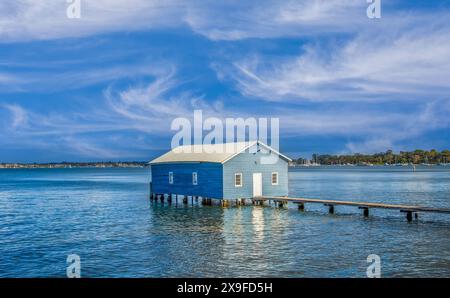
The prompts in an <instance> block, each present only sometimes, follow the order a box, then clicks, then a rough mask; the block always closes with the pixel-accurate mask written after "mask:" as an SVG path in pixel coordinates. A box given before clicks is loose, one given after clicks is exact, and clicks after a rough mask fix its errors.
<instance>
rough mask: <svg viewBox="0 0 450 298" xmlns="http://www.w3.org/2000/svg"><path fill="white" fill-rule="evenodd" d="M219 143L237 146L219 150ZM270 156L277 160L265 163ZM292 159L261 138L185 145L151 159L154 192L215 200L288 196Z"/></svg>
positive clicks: (152, 190)
mask: <svg viewBox="0 0 450 298" xmlns="http://www.w3.org/2000/svg"><path fill="white" fill-rule="evenodd" d="M216 146H222V147H221V148H224V147H223V146H232V147H233V148H234V149H233V150H225V152H223V150H222V153H216V152H218V150H217V149H218V148H217V147H216ZM187 147H190V148H187ZM225 148H230V147H225ZM186 151H189V152H190V153H185V152H186ZM196 152H201V153H196ZM206 152H211V153H206ZM219 152H220V151H219ZM269 156H270V157H272V158H273V160H274V162H273V163H267V162H265V161H267V160H266V159H267V158H268V157H269ZM275 157H276V158H275ZM290 161H291V159H290V158H288V157H286V156H285V155H283V154H281V153H279V152H278V151H276V150H275V149H273V148H271V147H270V146H268V145H266V144H264V143H262V142H259V141H253V142H237V143H227V144H214V145H191V146H181V147H178V148H175V149H173V150H171V151H169V152H167V153H166V154H164V155H162V156H160V157H158V158H156V159H154V160H152V161H151V162H150V165H151V175H152V184H151V185H152V186H151V187H152V189H151V192H152V193H155V194H179V195H187V196H200V197H206V198H213V199H239V198H253V197H260V196H287V195H288V163H289V162H290Z"/></svg>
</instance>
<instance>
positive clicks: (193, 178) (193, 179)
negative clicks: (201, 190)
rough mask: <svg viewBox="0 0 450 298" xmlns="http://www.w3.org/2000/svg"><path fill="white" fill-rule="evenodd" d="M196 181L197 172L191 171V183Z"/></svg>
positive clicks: (195, 183)
mask: <svg viewBox="0 0 450 298" xmlns="http://www.w3.org/2000/svg"><path fill="white" fill-rule="evenodd" d="M197 183H198V181H197V172H193V173H192V184H193V185H197Z"/></svg>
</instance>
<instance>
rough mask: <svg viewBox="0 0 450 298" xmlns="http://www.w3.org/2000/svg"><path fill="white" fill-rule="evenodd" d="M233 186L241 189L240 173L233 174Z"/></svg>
mask: <svg viewBox="0 0 450 298" xmlns="http://www.w3.org/2000/svg"><path fill="white" fill-rule="evenodd" d="M234 186H235V187H241V186H242V173H236V174H234Z"/></svg>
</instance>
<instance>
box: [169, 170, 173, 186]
mask: <svg viewBox="0 0 450 298" xmlns="http://www.w3.org/2000/svg"><path fill="white" fill-rule="evenodd" d="M169 184H173V172H169Z"/></svg>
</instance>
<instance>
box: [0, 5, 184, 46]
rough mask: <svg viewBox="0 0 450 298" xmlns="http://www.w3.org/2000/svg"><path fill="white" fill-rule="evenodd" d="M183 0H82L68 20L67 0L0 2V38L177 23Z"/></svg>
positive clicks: (80, 34) (63, 35) (65, 35)
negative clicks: (77, 13)
mask: <svg viewBox="0 0 450 298" xmlns="http://www.w3.org/2000/svg"><path fill="white" fill-rule="evenodd" d="M181 4H182V1H176V0H168V1H164V3H162V2H161V1H153V0H129V1H120V0H96V1H81V16H82V17H81V18H80V19H69V18H68V17H67V14H66V11H67V8H68V6H69V4H68V3H67V1H66V0H43V1H33V0H21V1H2V2H0V41H3V42H11V41H23V40H48V39H57V38H71V37H83V36H89V35H95V34H101V33H110V32H116V31H123V30H143V29H149V28H154V27H161V26H165V27H170V26H173V25H177V23H176V20H178V19H181V17H180V16H179V13H180V5H181Z"/></svg>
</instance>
